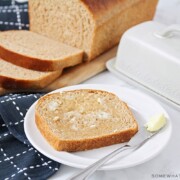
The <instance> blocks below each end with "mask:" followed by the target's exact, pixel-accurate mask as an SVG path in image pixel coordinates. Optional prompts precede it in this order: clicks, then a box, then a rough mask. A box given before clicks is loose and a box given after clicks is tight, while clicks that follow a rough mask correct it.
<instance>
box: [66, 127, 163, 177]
mask: <svg viewBox="0 0 180 180" xmlns="http://www.w3.org/2000/svg"><path fill="white" fill-rule="evenodd" d="M161 129H162V128H161ZM161 129H160V130H161ZM160 130H158V131H156V132H153V133H150V132H148V131H147V130H146V128H145V127H143V128H140V130H139V132H138V133H137V134H136V135H135V136H134V137H133V138H131V140H130V141H129V142H128V143H127V144H125V145H124V146H122V147H120V148H118V149H116V150H114V151H113V152H111V153H110V154H108V155H106V156H105V157H103V158H101V159H100V160H98V161H96V162H95V163H93V164H92V165H90V166H88V167H87V168H85V169H84V170H82V171H81V172H80V173H78V174H76V175H73V176H72V177H71V178H69V179H68V180H85V179H87V178H88V177H89V176H90V175H92V174H93V173H94V172H95V171H96V170H97V169H99V168H100V167H101V166H102V165H103V164H104V163H106V162H108V161H109V160H110V159H111V158H113V157H114V156H116V155H117V154H119V153H120V152H122V151H125V150H128V149H133V151H135V150H136V149H138V148H140V147H141V146H142V145H144V144H145V143H146V142H147V141H148V140H149V139H151V138H152V137H153V136H155V135H156V134H158V133H159V132H160ZM131 152H132V151H131Z"/></svg>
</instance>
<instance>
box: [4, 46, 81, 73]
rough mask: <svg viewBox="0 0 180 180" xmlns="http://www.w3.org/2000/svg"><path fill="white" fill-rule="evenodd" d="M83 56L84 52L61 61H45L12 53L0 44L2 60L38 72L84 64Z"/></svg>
mask: <svg viewBox="0 0 180 180" xmlns="http://www.w3.org/2000/svg"><path fill="white" fill-rule="evenodd" d="M82 56H83V52H81V53H79V54H76V55H74V56H69V57H67V58H64V59H63V60H60V61H57V60H54V61H53V60H43V59H39V58H34V57H30V56H25V55H22V54H18V53H16V52H13V51H10V50H9V49H6V48H5V47H3V46H2V45H1V44H0V57H1V58H3V59H4V60H6V61H8V62H11V63H13V64H16V65H18V66H21V67H24V68H27V69H33V70H37V71H55V70H60V69H63V68H65V67H69V66H73V65H76V64H80V63H81V62H82Z"/></svg>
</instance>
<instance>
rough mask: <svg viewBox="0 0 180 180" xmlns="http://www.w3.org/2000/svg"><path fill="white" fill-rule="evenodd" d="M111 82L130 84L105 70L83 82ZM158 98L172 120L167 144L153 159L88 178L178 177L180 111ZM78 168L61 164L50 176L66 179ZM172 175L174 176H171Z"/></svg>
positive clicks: (139, 179) (157, 179) (159, 179)
mask: <svg viewBox="0 0 180 180" xmlns="http://www.w3.org/2000/svg"><path fill="white" fill-rule="evenodd" d="M94 83H95V84H112V85H119V86H121V85H123V86H126V87H128V86H130V85H128V84H127V83H125V82H123V81H122V80H120V79H118V78H117V77H116V76H115V75H113V74H112V73H110V72H108V71H105V72H103V73H101V74H99V75H97V76H95V77H93V78H91V79H89V80H87V81H86V82H84V84H94ZM156 100H158V101H159V102H160V103H161V105H162V106H163V107H164V109H165V110H166V111H167V112H168V113H169V116H170V119H171V121H172V127H173V132H172V136H171V139H170V141H169V144H168V146H166V147H165V149H164V150H163V151H162V152H161V153H160V154H159V155H158V156H156V157H155V158H154V159H152V160H150V161H148V162H146V163H144V164H141V165H138V166H135V167H132V168H127V169H123V170H114V171H97V172H95V174H94V175H92V176H91V177H90V178H89V179H90V180H99V179H103V180H119V179H122V180H131V179H134V180H151V179H155V180H162V179H170V180H174V179H180V112H179V111H178V110H176V109H173V108H172V107H170V106H168V105H167V104H164V103H163V102H162V101H161V100H160V99H156ZM78 171H80V169H76V168H72V167H69V166H66V165H61V168H60V170H59V171H58V172H57V173H56V174H55V175H54V176H52V177H51V178H50V179H52V180H66V179H68V178H69V177H71V176H72V175H73V174H74V173H76V172H78ZM170 175H171V176H172V177H171V178H168V177H166V178H163V177H160V176H170ZM173 176H174V177H173Z"/></svg>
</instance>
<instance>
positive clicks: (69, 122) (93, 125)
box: [35, 89, 138, 152]
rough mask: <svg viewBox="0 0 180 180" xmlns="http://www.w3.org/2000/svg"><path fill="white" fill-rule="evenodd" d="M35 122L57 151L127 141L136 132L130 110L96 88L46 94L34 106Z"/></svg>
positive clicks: (77, 149)
mask: <svg viewBox="0 0 180 180" xmlns="http://www.w3.org/2000/svg"><path fill="white" fill-rule="evenodd" d="M35 122H36V125H37V127H38V129H39V130H40V132H41V133H42V135H43V136H44V137H45V139H46V140H47V141H48V142H49V144H50V145H51V146H52V147H53V148H55V149H56V150H58V151H69V152H71V151H72V152H73V151H82V150H88V149H94V148H99V147H103V146H108V145H112V144H116V143H122V142H126V141H129V140H130V138H131V137H132V136H134V134H135V133H136V132H137V131H138V125H137V122H136V120H135V119H134V117H133V114H132V113H131V111H130V109H129V108H128V106H127V105H126V103H124V102H123V101H121V100H120V99H119V98H118V97H117V96H116V95H114V94H111V93H109V92H106V91H100V90H85V89H84V90H74V91H65V92H60V93H53V94H48V95H46V96H44V97H42V98H40V99H39V100H38V102H37V104H36V107H35Z"/></svg>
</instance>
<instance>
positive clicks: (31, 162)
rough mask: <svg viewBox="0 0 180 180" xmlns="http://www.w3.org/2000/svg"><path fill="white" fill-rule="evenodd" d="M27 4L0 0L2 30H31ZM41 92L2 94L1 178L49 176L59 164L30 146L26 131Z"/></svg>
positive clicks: (0, 98)
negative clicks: (30, 109) (29, 110)
mask: <svg viewBox="0 0 180 180" xmlns="http://www.w3.org/2000/svg"><path fill="white" fill-rule="evenodd" d="M28 28H29V24H28V5H27V3H17V2H15V0H0V31H3V30H9V29H19V30H20V29H28ZM42 95H43V94H42V93H35V94H33V93H31V94H27V93H21V94H7V95H6V96H1V97H0V179H5V180H8V179H17V180H21V179H28V180H30V179H37V180H40V179H47V178H48V177H50V176H51V175H53V174H54V173H55V172H56V171H57V170H58V169H59V167H60V164H59V163H57V162H55V161H52V160H50V159H48V158H47V157H45V156H44V155H42V154H41V153H40V152H38V151H37V150H36V149H35V148H34V147H32V146H31V144H30V143H29V141H28V139H27V138H26V135H25V133H24V126H23V125H24V116H25V114H26V112H27V110H28V109H29V107H30V106H31V105H32V104H33V102H35V101H36V100H37V99H38V98H39V97H41V96H42Z"/></svg>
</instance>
